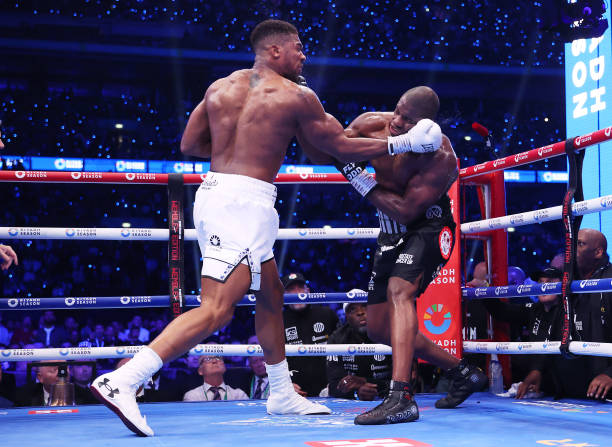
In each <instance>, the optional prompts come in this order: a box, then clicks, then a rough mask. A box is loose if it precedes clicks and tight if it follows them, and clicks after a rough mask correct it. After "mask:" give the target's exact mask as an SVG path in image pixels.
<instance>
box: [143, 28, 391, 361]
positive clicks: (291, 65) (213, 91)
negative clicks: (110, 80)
mask: <svg viewBox="0 0 612 447" xmlns="http://www.w3.org/2000/svg"><path fill="white" fill-rule="evenodd" d="M305 59H306V57H305V56H304V54H303V53H302V43H301V41H300V39H299V37H298V35H297V34H285V35H283V36H281V37H279V36H272V37H269V38H267V39H266V40H265V41H264V42H262V43H261V45H259V46H258V48H256V55H255V63H254V64H253V68H251V69H248V70H238V71H235V72H233V73H231V74H230V75H229V76H227V77H225V78H222V79H219V80H217V81H215V82H214V83H213V84H211V86H210V87H209V88H208V90H207V91H206V94H205V95H204V99H203V100H202V101H201V102H200V103H199V104H198V105H197V107H196V108H195V109H194V110H193V112H192V113H191V115H190V117H189V121H188V123H187V126H186V128H185V132H184V133H183V137H182V139H181V152H182V153H183V154H185V155H191V156H195V157H200V158H210V159H211V170H212V171H214V172H219V173H226V174H239V175H244V176H248V177H252V178H255V179H258V180H262V181H264V182H269V183H272V182H273V181H274V178H275V177H276V175H277V173H278V170H279V168H280V166H281V164H282V161H283V159H284V157H285V152H286V149H287V147H288V145H289V142H290V140H291V139H292V138H293V137H294V136H296V135H299V137H300V139H301V140H302V141H306V142H307V143H308V144H311V145H312V146H313V147H316V148H317V150H318V151H321V152H320V153H321V154H323V155H321V158H324V157H328V155H325V154H331V155H333V156H334V157H336V158H338V159H340V160H343V161H356V160H365V159H368V158H371V157H377V156H380V155H382V154H385V153H387V142H386V141H383V140H380V139H366V138H356V139H353V138H348V137H347V136H346V135H345V134H344V129H343V128H342V125H341V124H340V123H339V122H338V121H337V120H336V119H335V118H334V117H333V116H331V115H329V114H327V113H325V110H324V109H323V106H322V105H321V103H320V101H319V99H318V97H317V95H316V94H315V93H314V92H313V91H312V90H310V89H309V88H307V87H302V86H299V85H297V84H296V83H295V82H293V81H292V80H295V79H297V77H298V76H299V75H300V74H301V72H302V66H303V64H304V61H305ZM317 154H318V152H317ZM315 156H316V155H315ZM261 269H262V271H261V289H260V290H259V291H257V292H256V293H255V296H256V297H257V302H256V305H255V329H256V332H257V336H258V338H259V342H260V344H261V346H262V348H263V351H264V357H265V361H266V363H268V364H276V363H279V362H281V361H282V360H283V359H284V358H285V344H284V328H283V320H282V305H283V287H282V284H281V282H280V279H279V274H278V268H277V266H276V262H275V261H274V259H272V260H270V261H268V262H265V263H263V264H262V266H261ZM250 278H251V273H250V270H249V268H248V267H247V266H246V265H244V264H239V265H238V266H237V267H236V269H235V270H234V271H233V272H232V274H231V275H230V276H229V278H228V279H227V280H226V281H225V283H221V282H219V281H217V280H215V279H212V278H206V277H202V278H201V285H202V297H201V301H202V305H201V306H200V307H198V308H195V309H192V310H190V311H189V312H185V313H184V314H182V315H180V316H179V317H178V318H176V319H175V320H173V321H172V322H171V323H170V324H169V325H168V326H167V327H166V328H165V330H164V331H163V332H162V333H161V334H160V335H159V336H158V337H157V338H156V339H155V340H153V342H152V343H151V344H150V346H149V347H150V348H151V349H153V350H154V351H155V352H156V353H157V354H158V355H159V357H160V358H161V359H162V361H163V362H168V361H171V360H172V359H175V358H176V357H178V356H179V355H181V354H183V353H184V352H185V351H187V350H188V349H190V348H191V347H192V346H194V345H195V344H197V343H199V342H201V341H202V340H203V339H204V338H206V337H207V336H208V335H210V334H211V333H212V332H214V331H215V330H217V329H218V328H219V327H222V326H224V325H226V324H228V323H229V321H230V320H231V318H232V316H233V312H234V306H235V304H236V303H237V302H238V301H240V299H242V297H243V296H244V294H245V293H246V292H247V291H248V289H249V285H250V282H251V279H250Z"/></svg>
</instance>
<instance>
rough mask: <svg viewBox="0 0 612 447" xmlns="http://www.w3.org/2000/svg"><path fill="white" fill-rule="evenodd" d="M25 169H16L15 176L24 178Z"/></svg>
mask: <svg viewBox="0 0 612 447" xmlns="http://www.w3.org/2000/svg"><path fill="white" fill-rule="evenodd" d="M25 175H26V174H25V171H16V172H15V177H17V178H24V177H25Z"/></svg>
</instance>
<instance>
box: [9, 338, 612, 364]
mask: <svg viewBox="0 0 612 447" xmlns="http://www.w3.org/2000/svg"><path fill="white" fill-rule="evenodd" d="M560 344H561V342H558V341H553V342H533V343H517V342H475V341H464V342H463V350H464V351H465V352H472V353H480V354H560V351H559V346H560ZM142 348H143V347H142V346H109V347H103V348H94V347H91V348H87V347H78V348H74V347H72V348H47V349H5V350H2V351H0V360H3V361H40V360H83V359H99V358H107V359H110V358H123V357H133V356H134V354H136V353H137V352H138V351H140V350H141V349H142ZM285 351H286V354H287V356H289V357H301V356H327V355H390V354H391V347H390V346H387V345H382V344H360V345H347V344H338V345H328V344H319V345H285ZM570 352H572V353H574V354H584V355H594V356H601V357H612V343H591V342H580V341H573V342H571V343H570ZM189 354H190V355H194V356H202V355H214V356H247V357H250V356H261V355H263V351H262V349H261V346H259V345H197V346H195V347H194V348H193V349H191V350H190V351H189Z"/></svg>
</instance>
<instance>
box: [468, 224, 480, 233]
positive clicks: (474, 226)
mask: <svg viewBox="0 0 612 447" xmlns="http://www.w3.org/2000/svg"><path fill="white" fill-rule="evenodd" d="M475 230H480V222H472V223H471V224H469V225H468V231H469V232H473V231H475Z"/></svg>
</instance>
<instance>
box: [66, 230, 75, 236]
mask: <svg viewBox="0 0 612 447" xmlns="http://www.w3.org/2000/svg"><path fill="white" fill-rule="evenodd" d="M75 234H76V231H74V228H66V236H68V237H72V236H74V235H75Z"/></svg>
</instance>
